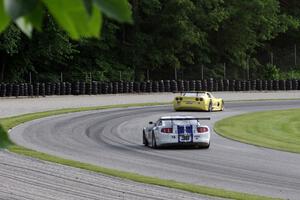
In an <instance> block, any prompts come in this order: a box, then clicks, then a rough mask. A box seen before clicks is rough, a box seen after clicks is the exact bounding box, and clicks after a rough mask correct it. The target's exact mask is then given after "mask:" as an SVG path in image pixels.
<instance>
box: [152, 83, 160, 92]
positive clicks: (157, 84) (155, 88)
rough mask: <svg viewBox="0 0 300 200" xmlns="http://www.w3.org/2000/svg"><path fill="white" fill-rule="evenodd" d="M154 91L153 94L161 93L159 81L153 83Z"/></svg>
mask: <svg viewBox="0 0 300 200" xmlns="http://www.w3.org/2000/svg"><path fill="white" fill-rule="evenodd" d="M152 91H153V92H159V83H158V81H154V82H153V83H152Z"/></svg>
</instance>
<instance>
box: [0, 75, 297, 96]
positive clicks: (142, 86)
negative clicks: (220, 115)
mask: <svg viewBox="0 0 300 200" xmlns="http://www.w3.org/2000/svg"><path fill="white" fill-rule="evenodd" d="M265 90H272V91H277V90H300V80H213V79H209V80H179V81H175V80H161V81H146V82H130V81H129V82H128V81H119V82H97V81H93V82H89V83H86V82H74V83H69V82H62V83H34V84H29V83H1V84H0V97H19V96H29V97H33V96H51V95H98V94H120V93H152V92H180V91H265Z"/></svg>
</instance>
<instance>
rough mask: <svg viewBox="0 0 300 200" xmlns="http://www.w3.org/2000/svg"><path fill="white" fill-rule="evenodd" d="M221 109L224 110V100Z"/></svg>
mask: <svg viewBox="0 0 300 200" xmlns="http://www.w3.org/2000/svg"><path fill="white" fill-rule="evenodd" d="M221 111H224V101H222V105H221Z"/></svg>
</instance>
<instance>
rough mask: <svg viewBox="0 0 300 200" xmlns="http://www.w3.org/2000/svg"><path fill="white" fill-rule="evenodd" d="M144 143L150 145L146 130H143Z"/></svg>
mask: <svg viewBox="0 0 300 200" xmlns="http://www.w3.org/2000/svg"><path fill="white" fill-rule="evenodd" d="M143 144H144V145H145V146H148V145H149V143H148V140H147V138H146V135H145V131H143Z"/></svg>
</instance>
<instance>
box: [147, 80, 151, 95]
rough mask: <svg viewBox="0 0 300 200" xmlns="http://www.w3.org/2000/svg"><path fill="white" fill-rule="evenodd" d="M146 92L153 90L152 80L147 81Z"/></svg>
mask: <svg viewBox="0 0 300 200" xmlns="http://www.w3.org/2000/svg"><path fill="white" fill-rule="evenodd" d="M146 92H152V82H151V81H147V82H146Z"/></svg>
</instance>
